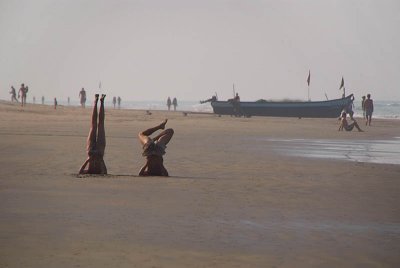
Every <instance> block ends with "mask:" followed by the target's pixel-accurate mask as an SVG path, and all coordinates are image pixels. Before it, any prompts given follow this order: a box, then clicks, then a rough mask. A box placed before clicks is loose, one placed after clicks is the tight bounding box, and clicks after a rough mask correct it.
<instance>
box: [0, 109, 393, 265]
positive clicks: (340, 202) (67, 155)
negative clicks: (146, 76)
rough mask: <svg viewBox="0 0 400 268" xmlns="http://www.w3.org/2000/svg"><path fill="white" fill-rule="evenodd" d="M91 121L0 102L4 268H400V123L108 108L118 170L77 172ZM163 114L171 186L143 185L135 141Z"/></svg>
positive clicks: (73, 113)
mask: <svg viewBox="0 0 400 268" xmlns="http://www.w3.org/2000/svg"><path fill="white" fill-rule="evenodd" d="M90 115H91V109H89V108H87V109H81V108H79V107H63V106H59V107H58V109H57V110H56V111H54V109H53V108H52V107H50V106H41V105H35V106H32V105H28V106H27V107H26V108H23V109H22V108H20V107H19V106H18V105H12V104H10V103H8V102H4V101H0V122H1V124H0V137H1V138H0V148H1V152H2V153H1V154H0V170H1V171H0V215H1V218H0V230H1V232H0V267H355V266H357V267H398V266H399V265H400V257H399V256H400V255H399V252H400V207H399V205H398V204H400V165H399V164H397V163H398V161H397V162H396V159H397V160H398V159H399V158H400V155H399V154H397V152H398V150H397V149H396V148H398V147H397V146H398V138H396V137H399V136H400V134H399V133H400V121H399V120H374V121H373V126H371V127H365V126H364V125H363V124H362V120H360V119H359V120H358V121H359V123H360V125H361V126H362V128H363V129H365V130H366V131H365V132H363V133H358V132H338V131H337V127H338V125H337V124H338V121H337V120H336V119H301V120H299V119H295V118H262V117H254V118H232V117H228V116H223V117H217V116H213V115H203V114H189V115H188V116H183V115H182V113H181V112H166V111H152V115H146V113H145V111H132V110H112V109H108V110H106V135H107V147H106V155H105V162H106V165H107V168H108V171H109V173H110V175H107V176H97V177H96V176H83V177H79V176H77V175H76V173H77V171H78V169H79V167H80V165H81V164H82V163H83V161H84V160H85V159H86V152H85V144H86V137H87V134H88V131H89V125H90ZM165 117H167V118H168V119H169V123H168V126H169V127H172V128H174V130H175V135H174V137H173V139H172V141H171V143H170V144H169V146H168V148H167V155H166V156H165V164H166V167H167V169H168V171H169V173H170V175H171V177H169V178H155V177H151V178H141V177H137V176H136V174H137V173H138V171H139V168H140V167H141V165H142V164H143V162H144V160H143V158H142V157H141V156H140V154H141V148H140V145H139V143H138V141H137V139H136V135H137V133H138V132H139V131H140V130H142V129H144V128H146V127H149V126H152V125H155V124H158V123H159V122H161V120H162V119H164V118H165ZM293 141H295V142H293ZM299 141H300V142H299ZM369 142H370V144H377V143H379V144H381V143H384V144H386V143H388V144H390V146H387V147H385V146H381V147H379V148H378V149H376V148H377V147H373V148H372V149H370V150H368V149H366V148H369V147H368V144H369ZM318 143H319V145H315V144H318ZM321 143H324V145H323V146H320V144H321ZM352 144H353V145H352ZM354 144H356V146H355V147H353V148H355V149H354V150H350V151H349V150H348V149H345V150H344V149H343V148H347V147H349V146H350V147H351V146H354ZM360 144H361V145H360ZM310 148H312V150H311V149H310ZM332 148H333V149H332ZM374 148H375V149H374ZM332 150H333V151H335V152H336V153H335V155H334V156H329V157H323V156H321V154H323V153H324V152H325V154H323V155H326V154H327V153H326V152H328V151H332ZM310 151H311V154H312V155H311V156H310V155H309V153H308V152H310ZM343 151H344V152H345V153H344V155H346V154H347V155H352V156H356V157H353V158H352V159H349V158H346V157H344V158H341V157H340V152H343ZM352 151H355V152H357V153H354V154H351V152H352ZM363 151H365V154H363ZM377 151H379V153H376V152H377ZM349 152H350V153H349ZM371 152H374V153H375V156H371ZM391 153H392V157H390V154H391ZM381 154H384V157H381V158H379V157H380V156H381ZM388 154H389V157H387V155H388ZM337 155H339V157H336V156H337ZM376 155H378V156H376ZM368 156H369V157H368ZM371 158H373V159H376V158H379V159H381V161H380V162H379V163H374V161H366V160H365V159H371ZM388 158H389V159H392V160H393V159H394V160H393V162H390V161H388V160H385V159H388ZM382 159H383V160H382ZM371 162H372V163H371ZM388 162H389V163H388ZM390 163H392V164H390Z"/></svg>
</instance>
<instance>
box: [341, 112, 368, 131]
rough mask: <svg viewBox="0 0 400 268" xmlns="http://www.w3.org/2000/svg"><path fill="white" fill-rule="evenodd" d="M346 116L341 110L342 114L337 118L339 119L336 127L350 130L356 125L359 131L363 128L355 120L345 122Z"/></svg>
mask: <svg viewBox="0 0 400 268" xmlns="http://www.w3.org/2000/svg"><path fill="white" fill-rule="evenodd" d="M346 116H347V113H346V112H342V116H341V117H340V118H339V120H340V125H339V129H338V130H339V131H343V129H344V130H346V131H352V130H353V128H354V127H356V128H357V130H358V131H359V132H363V130H362V129H361V128H360V126H359V125H358V123H357V121H356V120H354V119H353V123H351V124H349V123H348V122H347V119H346Z"/></svg>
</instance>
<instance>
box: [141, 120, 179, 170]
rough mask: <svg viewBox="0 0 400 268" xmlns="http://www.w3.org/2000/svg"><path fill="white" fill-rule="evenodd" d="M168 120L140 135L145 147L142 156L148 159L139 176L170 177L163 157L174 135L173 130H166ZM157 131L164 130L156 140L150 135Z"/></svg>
mask: <svg viewBox="0 0 400 268" xmlns="http://www.w3.org/2000/svg"><path fill="white" fill-rule="evenodd" d="M167 121H168V120H167V119H166V120H165V121H164V122H162V123H161V124H159V125H158V126H155V127H152V128H149V129H146V130H145V131H142V132H140V133H139V141H140V143H141V144H142V146H143V153H142V155H143V156H144V157H146V164H145V165H144V166H143V167H142V168H141V169H140V171H139V176H165V177H168V176H169V175H168V171H167V169H166V168H165V167H164V159H163V155H164V154H165V149H166V148H167V144H168V143H169V141H170V140H171V138H172V136H173V135H174V130H173V129H172V128H169V129H165V125H166V124H167ZM157 130H163V131H162V132H160V133H159V134H158V135H157V136H155V137H154V138H151V137H150V135H151V134H153V133H154V132H156V131H157Z"/></svg>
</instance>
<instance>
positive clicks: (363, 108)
mask: <svg viewBox="0 0 400 268" xmlns="http://www.w3.org/2000/svg"><path fill="white" fill-rule="evenodd" d="M361 108H362V110H363V118H364V119H365V96H362V100H361Z"/></svg>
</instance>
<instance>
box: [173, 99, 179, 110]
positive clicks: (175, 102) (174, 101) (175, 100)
mask: <svg viewBox="0 0 400 268" xmlns="http://www.w3.org/2000/svg"><path fill="white" fill-rule="evenodd" d="M172 105H174V111H176V106H178V100H177V99H176V98H174V99H173V100H172Z"/></svg>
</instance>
